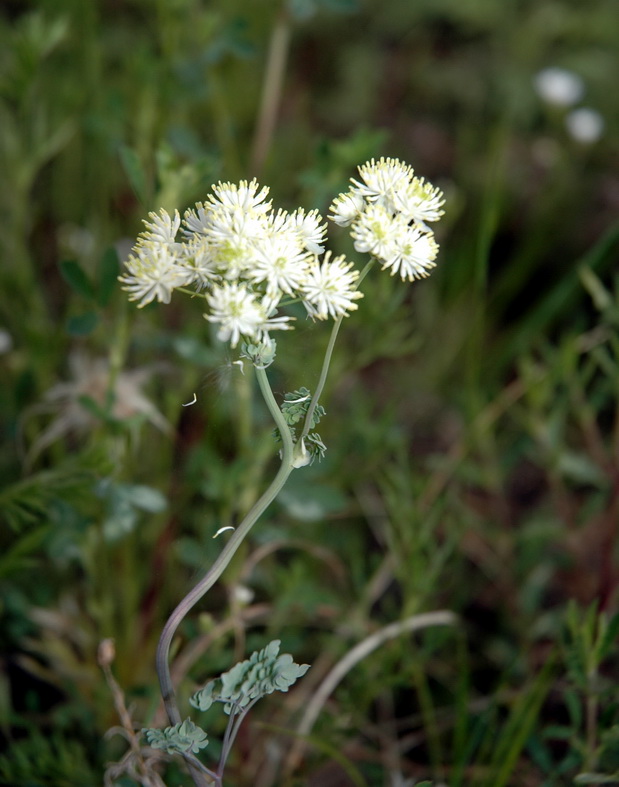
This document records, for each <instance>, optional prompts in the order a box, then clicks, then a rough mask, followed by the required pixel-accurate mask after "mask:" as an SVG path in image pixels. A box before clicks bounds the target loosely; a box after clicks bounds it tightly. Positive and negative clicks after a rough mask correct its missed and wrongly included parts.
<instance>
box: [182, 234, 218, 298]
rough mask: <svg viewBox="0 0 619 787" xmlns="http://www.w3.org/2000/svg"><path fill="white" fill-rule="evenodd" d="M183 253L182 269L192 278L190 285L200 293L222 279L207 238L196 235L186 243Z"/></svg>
mask: <svg viewBox="0 0 619 787" xmlns="http://www.w3.org/2000/svg"><path fill="white" fill-rule="evenodd" d="M183 251H184V256H183V260H182V268H183V269H184V270H185V271H187V274H188V276H190V277H191V278H190V280H189V282H188V283H191V284H195V285H196V288H197V289H198V291H199V290H202V289H204V288H205V287H209V286H210V285H211V284H213V282H214V281H218V280H219V279H220V278H221V277H220V275H219V273H218V271H217V265H216V260H215V258H214V255H213V250H212V249H211V248H210V246H209V244H208V241H207V240H206V238H204V237H200V235H194V236H193V238H191V240H189V241H187V242H186V243H185V245H184V248H183Z"/></svg>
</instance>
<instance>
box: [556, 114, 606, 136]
mask: <svg viewBox="0 0 619 787" xmlns="http://www.w3.org/2000/svg"><path fill="white" fill-rule="evenodd" d="M565 125H566V127H567V130H568V132H569V134H570V136H571V137H572V138H573V139H575V140H576V141H577V142H582V143H583V144H592V143H593V142H597V141H598V139H599V138H600V137H601V136H602V133H603V132H604V118H603V117H602V116H601V115H600V113H599V112H596V111H595V109H589V107H580V108H579V109H574V110H572V111H571V112H570V113H569V114H568V115H567V117H566V118H565Z"/></svg>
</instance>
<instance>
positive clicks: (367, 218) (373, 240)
mask: <svg viewBox="0 0 619 787" xmlns="http://www.w3.org/2000/svg"><path fill="white" fill-rule="evenodd" d="M406 229H407V222H406V221H405V220H404V219H403V218H402V217H401V216H398V215H396V216H393V215H392V213H391V211H389V210H387V208H385V207H384V206H382V205H368V207H367V208H366V210H365V211H364V212H363V213H362V214H361V215H360V216H359V219H358V220H357V221H356V222H355V223H354V225H353V228H352V230H351V233H350V234H351V236H352V238H353V240H354V242H355V243H354V245H355V250H356V251H359V252H361V253H367V254H371V255H372V256H374V257H378V258H379V259H384V258H385V257H388V256H389V254H390V253H391V247H392V246H393V241H394V238H395V236H396V235H397V234H398V233H401V232H405V231H406Z"/></svg>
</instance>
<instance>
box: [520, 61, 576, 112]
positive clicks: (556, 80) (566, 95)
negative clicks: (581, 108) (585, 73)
mask: <svg viewBox="0 0 619 787" xmlns="http://www.w3.org/2000/svg"><path fill="white" fill-rule="evenodd" d="M533 84H534V85H535V90H536V91H537V94H538V96H539V97H540V98H541V99H543V100H544V101H546V102H547V103H548V104H554V105H555V106H558V107H571V106H573V105H574V104H576V103H578V101H580V100H581V98H582V97H583V96H584V94H585V85H584V82H583V81H582V79H581V78H580V77H579V76H578V74H575V73H574V72H573V71H568V70H567V69H566V68H558V67H556V66H553V67H551V68H544V69H542V70H541V71H539V72H538V73H537V74H536V75H535V77H534V79H533Z"/></svg>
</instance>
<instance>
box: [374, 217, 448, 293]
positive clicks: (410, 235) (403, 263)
mask: <svg viewBox="0 0 619 787" xmlns="http://www.w3.org/2000/svg"><path fill="white" fill-rule="evenodd" d="M437 254H438V245H437V243H436V241H435V240H434V235H433V234H432V233H431V232H423V231H422V230H421V229H419V227H415V226H411V227H405V228H403V229H400V230H399V231H398V232H397V233H396V234H395V236H394V238H393V241H392V245H391V249H390V253H389V255H388V256H386V257H385V258H383V260H382V262H383V270H385V269H387V268H389V269H390V271H391V275H392V276H393V275H395V274H396V273H399V274H400V276H401V277H402V281H405V280H406V279H408V280H409V281H413V279H419V278H421V277H424V276H429V275H430V274H429V273H428V268H434V267H435V266H436V263H435V262H434V260H435V259H436V255H437Z"/></svg>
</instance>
